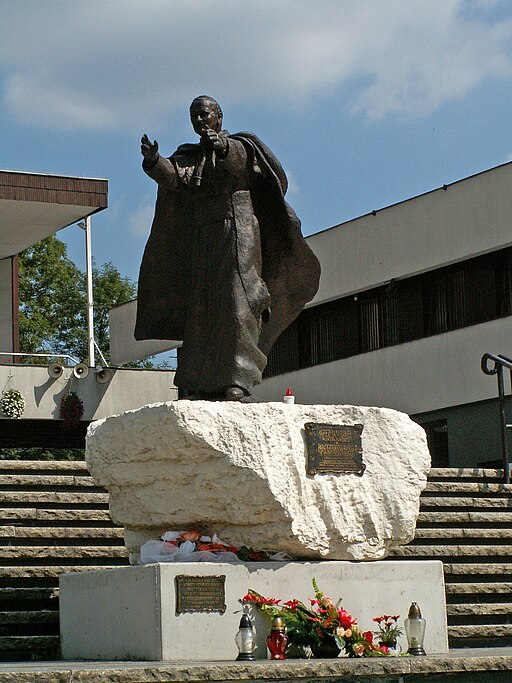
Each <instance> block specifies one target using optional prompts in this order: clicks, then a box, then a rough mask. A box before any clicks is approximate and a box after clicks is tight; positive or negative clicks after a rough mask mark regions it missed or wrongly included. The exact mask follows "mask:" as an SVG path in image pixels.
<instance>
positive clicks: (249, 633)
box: [235, 614, 256, 662]
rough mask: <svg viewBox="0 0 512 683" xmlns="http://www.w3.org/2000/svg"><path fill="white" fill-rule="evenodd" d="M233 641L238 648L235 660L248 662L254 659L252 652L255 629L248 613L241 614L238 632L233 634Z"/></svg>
mask: <svg viewBox="0 0 512 683" xmlns="http://www.w3.org/2000/svg"><path fill="white" fill-rule="evenodd" d="M235 643H236V646H237V648H238V657H237V658H236V659H237V661H243V662H249V661H252V660H253V659H256V657H255V656H254V654H253V652H254V650H255V648H256V631H255V630H254V628H253V626H252V623H251V620H250V618H249V615H248V614H242V618H241V619H240V626H239V627H238V633H237V634H236V636H235Z"/></svg>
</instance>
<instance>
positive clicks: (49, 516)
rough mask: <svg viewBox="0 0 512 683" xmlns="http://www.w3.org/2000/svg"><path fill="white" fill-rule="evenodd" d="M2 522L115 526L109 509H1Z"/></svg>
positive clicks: (0, 517) (0, 518)
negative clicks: (107, 524) (92, 523)
mask: <svg viewBox="0 0 512 683" xmlns="http://www.w3.org/2000/svg"><path fill="white" fill-rule="evenodd" d="M0 520H2V521H4V522H7V521H14V520H22V521H23V522H26V523H28V522H29V521H33V522H38V523H40V522H72V523H78V522H109V523H110V524H111V525H113V522H112V519H111V517H110V514H109V512H108V510H107V509H103V510H94V509H93V510H91V509H87V508H77V509H76V510H67V509H65V508H35V507H30V508H0Z"/></svg>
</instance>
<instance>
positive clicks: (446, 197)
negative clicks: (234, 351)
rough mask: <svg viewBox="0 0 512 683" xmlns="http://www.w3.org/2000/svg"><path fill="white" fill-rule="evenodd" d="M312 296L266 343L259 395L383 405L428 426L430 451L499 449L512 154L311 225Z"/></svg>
mask: <svg viewBox="0 0 512 683" xmlns="http://www.w3.org/2000/svg"><path fill="white" fill-rule="evenodd" d="M308 243H309V245H310V246H311V248H312V249H313V251H314V252H315V253H316V255H317V256H318V258H319V260H320V262H321V264H322V277H321V283H320V288H319V291H318V293H317V295H316V297H315V299H314V300H313V301H312V302H311V303H310V304H309V305H308V307H307V308H306V309H305V310H304V311H303V312H302V314H301V315H300V316H299V318H298V319H297V320H296V321H295V322H294V323H293V324H292V325H291V326H290V327H289V328H288V330H286V331H285V332H284V333H283V335H281V337H280V338H279V339H278V341H277V342H276V344H275V346H274V347H273V349H272V351H271V354H270V357H269V363H268V367H267V370H266V375H265V379H264V381H263V383H262V385H261V386H260V387H258V388H256V390H255V395H256V396H257V397H258V398H260V399H262V400H280V398H281V397H282V396H283V394H284V392H285V390H286V388H287V387H291V388H292V390H293V393H294V394H295V395H296V397H297V401H298V402H300V403H344V404H356V405H375V406H386V407H389V408H394V409H397V410H401V411H404V412H406V413H408V414H410V415H412V416H413V418H414V419H416V420H417V421H418V422H419V423H420V424H422V425H423V426H424V427H425V429H426V430H427V434H428V436H429V442H430V446H431V450H432V452H433V456H434V457H433V460H434V464H435V465H437V466H448V465H449V466H451V467H457V466H462V465H464V466H466V467H467V466H471V465H475V466H476V465H484V464H488V465H489V464H491V463H496V461H499V459H500V457H501V450H500V449H501V445H500V429H499V414H498V407H497V400H496V396H497V387H496V381H495V379H493V378H492V377H489V376H487V375H485V374H484V373H483V372H482V370H481V368H480V360H481V357H482V355H483V354H484V353H486V352H490V353H494V354H499V353H502V354H505V355H507V356H512V317H511V316H512V164H511V163H508V164H504V165H502V166H498V167H496V168H493V169H490V170H488V171H484V172H482V173H479V174H477V175H474V176H471V177H469V178H466V179H464V180H461V181H459V182H455V183H452V184H450V185H444V186H442V187H440V188H439V189H436V190H433V191H432V192H428V193H426V194H423V195H420V196H418V197H415V198H413V199H410V200H407V201H404V202H401V203H399V204H395V205H393V206H390V207H387V208H385V209H381V210H378V211H372V212H371V213H369V214H367V215H365V216H361V217H360V218H357V219H355V220H352V221H348V222H346V223H343V224H341V225H338V226H335V227H333V228H330V229H328V230H325V231H323V232H320V233H317V234H315V235H312V236H311V237H309V238H308Z"/></svg>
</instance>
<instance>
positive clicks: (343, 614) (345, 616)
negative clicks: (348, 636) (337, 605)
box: [338, 609, 357, 628]
mask: <svg viewBox="0 0 512 683" xmlns="http://www.w3.org/2000/svg"><path fill="white" fill-rule="evenodd" d="M338 619H339V622H340V626H342V627H343V628H350V627H351V626H353V625H354V624H356V623H357V621H356V619H354V618H353V617H351V616H350V614H349V613H348V612H347V611H345V610H344V609H339V610H338Z"/></svg>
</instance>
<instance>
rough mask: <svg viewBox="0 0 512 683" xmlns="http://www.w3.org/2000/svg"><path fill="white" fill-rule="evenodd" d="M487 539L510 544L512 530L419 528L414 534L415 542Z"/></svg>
mask: <svg viewBox="0 0 512 683" xmlns="http://www.w3.org/2000/svg"><path fill="white" fill-rule="evenodd" d="M438 538H439V539H454V540H455V539H466V538H467V539H475V538H481V539H484V540H485V539H489V540H491V539H492V540H493V541H497V540H504V541H510V542H511V543H512V528H509V529H486V528H485V527H479V528H477V529H474V528H473V529H463V528H460V527H459V528H457V527H453V528H446V527H439V528H435V529H432V528H427V527H424V528H421V529H418V528H417V529H416V531H415V533H414V539H415V540H422V539H438Z"/></svg>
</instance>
